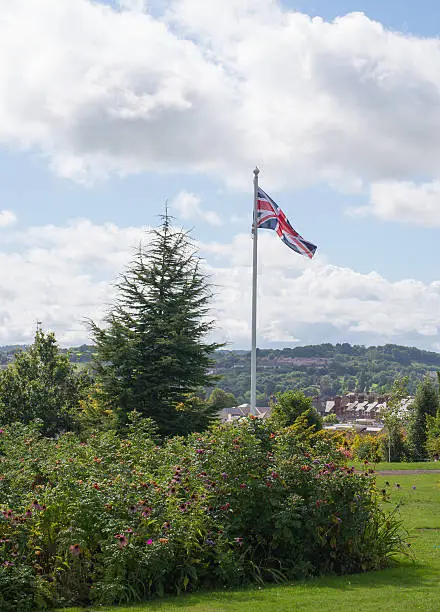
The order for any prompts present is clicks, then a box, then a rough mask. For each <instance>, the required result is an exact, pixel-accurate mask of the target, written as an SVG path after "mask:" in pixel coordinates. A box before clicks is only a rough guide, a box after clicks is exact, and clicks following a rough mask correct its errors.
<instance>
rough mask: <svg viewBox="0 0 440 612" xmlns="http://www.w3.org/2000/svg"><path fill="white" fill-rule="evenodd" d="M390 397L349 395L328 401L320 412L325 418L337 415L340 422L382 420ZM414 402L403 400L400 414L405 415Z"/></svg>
mask: <svg viewBox="0 0 440 612" xmlns="http://www.w3.org/2000/svg"><path fill="white" fill-rule="evenodd" d="M389 399H390V398H389V396H388V395H378V394H375V393H368V394H365V393H347V395H342V396H340V395H338V396H336V397H334V398H333V399H330V400H327V401H326V402H325V404H324V405H321V406H320V407H319V408H318V410H319V411H320V412H321V414H322V415H323V416H326V415H329V414H335V415H336V416H337V417H338V419H339V420H340V421H352V420H356V419H358V418H367V419H373V420H379V421H380V420H381V419H382V417H383V415H384V413H386V411H387V409H388V408H389ZM412 402H413V398H412V397H407V398H404V399H402V400H401V402H400V406H399V409H398V413H400V414H401V415H403V414H404V413H405V412H407V411H408V409H409V407H410V405H411V404H412Z"/></svg>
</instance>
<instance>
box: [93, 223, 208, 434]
mask: <svg viewBox="0 0 440 612" xmlns="http://www.w3.org/2000/svg"><path fill="white" fill-rule="evenodd" d="M150 237H151V241H150V244H149V246H148V247H145V246H144V245H143V244H140V246H139V248H138V250H137V252H136V254H135V257H134V260H133V261H132V263H131V264H130V265H129V267H128V268H127V270H126V272H125V274H123V275H122V277H121V280H120V282H119V283H117V285H116V288H117V290H118V295H117V298H116V301H115V303H114V305H113V307H112V309H111V310H110V312H109V314H108V315H107V317H106V319H105V323H106V326H104V327H103V328H101V327H99V326H98V325H96V324H95V323H91V328H92V333H93V336H94V340H95V343H96V354H95V370H96V375H97V379H98V382H99V383H100V385H101V390H102V393H103V395H104V397H105V399H106V402H107V405H108V407H109V408H111V409H113V410H114V411H115V413H116V414H117V415H118V419H119V422H120V424H121V425H124V424H125V423H126V421H127V415H128V414H129V413H130V412H131V411H133V410H136V411H137V412H139V413H140V414H142V415H143V416H145V417H150V418H152V419H154V421H155V422H156V423H157V425H158V428H159V431H160V433H162V434H165V435H172V434H177V433H187V432H188V431H191V430H192V428H193V427H192V423H191V422H192V421H193V426H194V427H197V428H200V427H201V426H202V424H203V422H206V423H207V420H208V417H209V416H210V414H211V413H212V408H211V409H210V408H209V407H208V405H207V404H206V403H204V402H199V401H194V394H195V392H197V390H199V389H200V388H203V387H207V386H212V384H213V382H214V381H215V377H213V376H212V375H210V374H209V370H210V368H211V367H212V366H213V360H212V354H213V352H214V351H215V350H216V349H217V348H219V346H220V345H219V344H216V343H207V342H206V341H205V338H206V335H207V334H208V332H209V331H210V330H211V329H212V327H213V322H212V321H210V320H209V319H208V318H207V317H208V313H209V306H208V304H209V300H210V298H211V291H210V288H209V285H208V282H207V279H206V277H205V275H204V274H203V273H202V272H201V270H200V259H199V257H198V256H197V254H196V252H195V250H194V247H193V245H192V241H191V239H190V235H189V233H187V232H183V231H174V230H173V229H172V228H171V225H170V217H169V216H168V214H167V213H166V214H165V215H164V216H163V218H162V224H161V226H160V227H159V228H156V229H153V230H151V231H150ZM195 410H196V411H197V415H195V414H194V411H195ZM203 411H206V414H205V415H202V414H201V412H203ZM201 416H204V419H203V418H202V419H201Z"/></svg>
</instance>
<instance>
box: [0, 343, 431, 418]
mask: <svg viewBox="0 0 440 612" xmlns="http://www.w3.org/2000/svg"><path fill="white" fill-rule="evenodd" d="M25 348H26V347H24V346H17V345H16V346H3V347H0V366H2V367H6V365H7V364H8V363H10V362H11V361H12V360H13V359H14V355H15V353H16V352H17V351H18V350H20V349H21V350H22V349H25ZM93 350H94V347H93V346H89V345H85V344H84V345H82V346H78V347H74V348H70V349H63V351H64V352H68V353H69V355H70V360H71V361H72V362H74V363H78V364H81V365H83V366H86V365H87V364H88V363H90V361H91V359H92V355H93ZM215 360H216V365H215V368H214V372H215V374H220V375H221V377H222V378H221V380H220V381H219V383H218V386H219V387H221V388H222V389H224V390H225V391H229V392H231V393H233V394H234V395H235V397H236V398H237V400H238V402H239V403H243V402H246V401H249V388H250V353H249V351H243V350H240V351H233V350H224V351H217V352H216V354H215ZM257 370H258V375H257V392H258V393H257V401H258V405H259V406H267V405H268V403H269V399H270V397H271V396H272V395H273V394H275V393H277V392H283V391H286V390H288V389H302V390H303V391H304V392H305V393H307V394H308V395H311V396H318V395H319V396H320V397H321V398H322V399H327V398H329V397H333V396H334V395H339V394H343V393H347V392H349V391H375V392H379V393H382V392H387V391H389V390H390V389H391V386H392V384H393V382H394V380H395V379H396V378H398V377H399V376H408V378H409V391H410V392H411V393H414V392H415V389H416V387H417V384H418V382H419V381H420V379H421V378H422V377H423V376H424V375H425V374H427V373H431V372H435V371H436V370H440V353H435V352H432V351H424V350H421V349H418V348H414V347H407V346H398V345H396V344H386V345H385V346H372V347H365V346H358V345H351V344H348V343H344V344H336V345H333V344H315V345H310V346H298V347H296V348H285V349H259V350H258V351H257Z"/></svg>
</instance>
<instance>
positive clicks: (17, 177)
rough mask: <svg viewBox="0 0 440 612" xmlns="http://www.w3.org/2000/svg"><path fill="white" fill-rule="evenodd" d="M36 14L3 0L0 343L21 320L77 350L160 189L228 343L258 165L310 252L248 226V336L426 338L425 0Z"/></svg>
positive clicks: (433, 261)
mask: <svg viewBox="0 0 440 612" xmlns="http://www.w3.org/2000/svg"><path fill="white" fill-rule="evenodd" d="M104 4H107V5H110V6H111V9H112V10H111V11H103V10H102V9H103V5H104ZM120 5H122V6H120ZM148 6H150V9H151V14H149V13H148V10H150V9H148ZM40 9H41V10H40V11H39V12H38V14H37V12H36V9H35V5H34V4H33V2H31V0H20V2H17V4H16V5H15V4H14V6H11V7H9V8H8V9H5V10H4V12H5V15H6V16H5V19H4V21H3V22H2V24H0V34H2V36H1V37H0V38H1V40H2V42H0V55H1V56H2V57H4V58H7V59H6V60H5V61H3V62H2V63H0V80H2V81H3V84H4V86H5V87H7V91H8V96H7V100H6V101H5V102H3V103H2V102H1V101H0V186H1V191H0V195H1V204H0V210H1V211H3V212H2V213H0V226H1V227H0V236H3V243H2V244H3V246H2V247H0V258H1V259H2V261H1V262H0V263H1V265H2V269H3V274H0V293H2V294H3V295H2V298H3V299H2V306H1V307H0V343H2V344H6V343H15V342H26V341H29V339H30V337H31V335H32V332H33V327H34V321H35V320H36V319H40V320H43V322H44V324H45V325H46V327H47V328H50V329H54V330H55V331H56V333H57V335H58V336H59V338H60V340H61V342H62V343H63V344H72V343H78V342H82V341H87V339H88V337H87V332H86V330H85V328H84V325H83V318H84V317H87V316H93V317H96V318H99V317H100V316H102V312H103V311H104V308H105V305H106V304H108V303H110V302H111V300H112V299H113V295H114V293H113V292H112V291H113V290H112V288H111V282H112V280H114V278H115V277H116V275H117V274H118V272H120V271H121V270H122V269H123V266H124V262H126V261H128V260H129V256H130V248H131V245H133V244H134V243H136V242H137V241H138V240H139V238H140V237H141V236H142V233H143V230H144V228H145V227H148V226H150V225H154V224H156V223H157V219H158V215H159V214H160V213H161V212H162V210H163V206H164V203H165V201H168V203H169V206H170V208H171V211H172V213H173V214H174V216H175V217H176V222H177V224H179V225H182V226H184V227H185V228H193V235H194V237H195V239H196V240H197V241H198V242H199V243H200V248H201V253H202V255H203V256H204V257H205V258H206V261H207V266H208V270H209V273H210V274H211V275H212V276H213V277H214V279H215V283H216V286H217V287H219V290H218V296H217V298H216V300H215V303H214V304H213V306H214V316H215V317H216V319H217V326H218V328H217V329H218V331H217V332H216V333H217V337H218V339H221V340H225V341H227V342H228V344H229V346H234V347H237V348H246V347H247V346H248V343H249V328H248V326H249V313H250V295H249V287H248V285H249V274H250V257H249V254H250V240H249V223H250V217H251V208H252V169H253V166H254V165H255V164H258V165H259V167H260V168H261V174H260V182H261V185H262V186H263V188H264V189H265V190H266V191H267V192H268V193H269V194H270V195H271V196H272V197H273V198H274V199H275V200H276V201H277V202H278V204H279V205H280V206H281V207H282V208H283V210H284V211H285V212H286V214H287V215H288V217H289V219H290V221H291V223H292V224H293V225H294V227H295V228H296V229H297V230H298V231H299V232H300V233H301V234H303V235H304V237H306V238H307V239H309V240H311V241H313V242H315V244H317V245H318V254H317V256H316V258H315V259H316V261H315V260H314V261H313V262H312V263H310V264H309V262H304V261H303V260H302V258H301V257H299V256H297V255H296V254H294V253H292V252H290V251H289V250H288V249H286V247H285V246H284V245H283V244H282V243H281V242H280V241H279V240H278V239H277V237H276V235H275V234H274V233H273V234H272V233H270V232H265V235H264V238H263V239H262V240H261V244H260V253H259V256H260V281H261V282H260V296H259V304H260V319H259V345H260V346H284V345H286V346H292V345H296V344H307V343H309V342H319V341H323V342H324V341H341V342H343V341H351V342H359V343H362V344H372V343H384V342H396V343H401V344H415V345H418V346H423V347H426V348H431V349H433V350H437V349H439V350H440V338H439V328H438V327H437V312H438V307H439V306H440V289H439V286H440V274H439V271H438V266H437V262H438V261H439V259H440V246H439V245H440V242H439V240H438V232H439V226H440V207H439V204H438V202H439V201H440V200H439V198H440V182H439V179H440V177H439V173H440V164H439V162H438V160H440V145H438V144H437V142H440V138H439V136H440V115H439V113H438V108H439V106H440V76H438V75H439V74H440V44H439V43H438V41H437V39H436V38H435V37H436V36H437V28H438V24H439V23H440V6H439V5H438V3H435V2H434V1H428V0H424V1H420V2H418V3H417V6H416V4H415V3H414V2H412V1H410V0H405V1H401V2H398V3H396V2H379V1H373V0H371V1H368V0H364V1H359V2H350V1H348V0H347V1H335V0H316V1H313V2H301V1H300V0H299V1H291V0H285V1H284V2H283V3H280V2H278V3H277V2H271V1H270V0H230V1H229V2H225V1H224V0H223V2H221V1H220V0H212V3H210V4H209V9H208V8H207V5H206V2H205V3H204V2H203V1H202V0H173V1H170V2H165V1H159V2H152V3H146V8H145V7H144V9H142V2H139V1H138V0H126V1H125V2H121V3H119V2H116V0H115V1H113V2H107V3H104V2H101V3H99V2H94V3H92V2H91V1H90V0H76V1H74V0H68V1H67V2H66V3H62V4H60V3H57V2H56V1H55V0H42V2H41V7H40ZM354 11H356V12H361V13H364V15H357V16H349V15H348V14H349V13H351V12H354ZM310 17H321V18H322V20H321V21H319V20H316V19H315V20H311V19H310ZM336 17H339V19H338V20H337V22H333V20H334V19H335V18H336ZM2 28H3V29H4V31H3V32H2V31H1V30H2ZM20 28H21V29H22V31H23V36H22V37H21V38H20V40H17V36H14V31H17V29H20ZM438 115H439V119H438V118H437V116H438ZM2 215H3V216H2ZM94 236H96V237H97V238H96V240H95V238H94ZM67 279H70V280H71V290H70V289H69V283H68V282H67ZM438 285H439V286H438Z"/></svg>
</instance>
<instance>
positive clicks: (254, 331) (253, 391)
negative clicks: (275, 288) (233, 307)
mask: <svg viewBox="0 0 440 612" xmlns="http://www.w3.org/2000/svg"><path fill="white" fill-rule="evenodd" d="M259 173H260V171H259V169H258V168H255V170H254V214H253V224H252V236H253V240H254V243H253V252H252V342H251V414H254V415H255V414H256V413H257V262H258V260H257V242H258V229H257V202H258V175H259Z"/></svg>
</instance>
